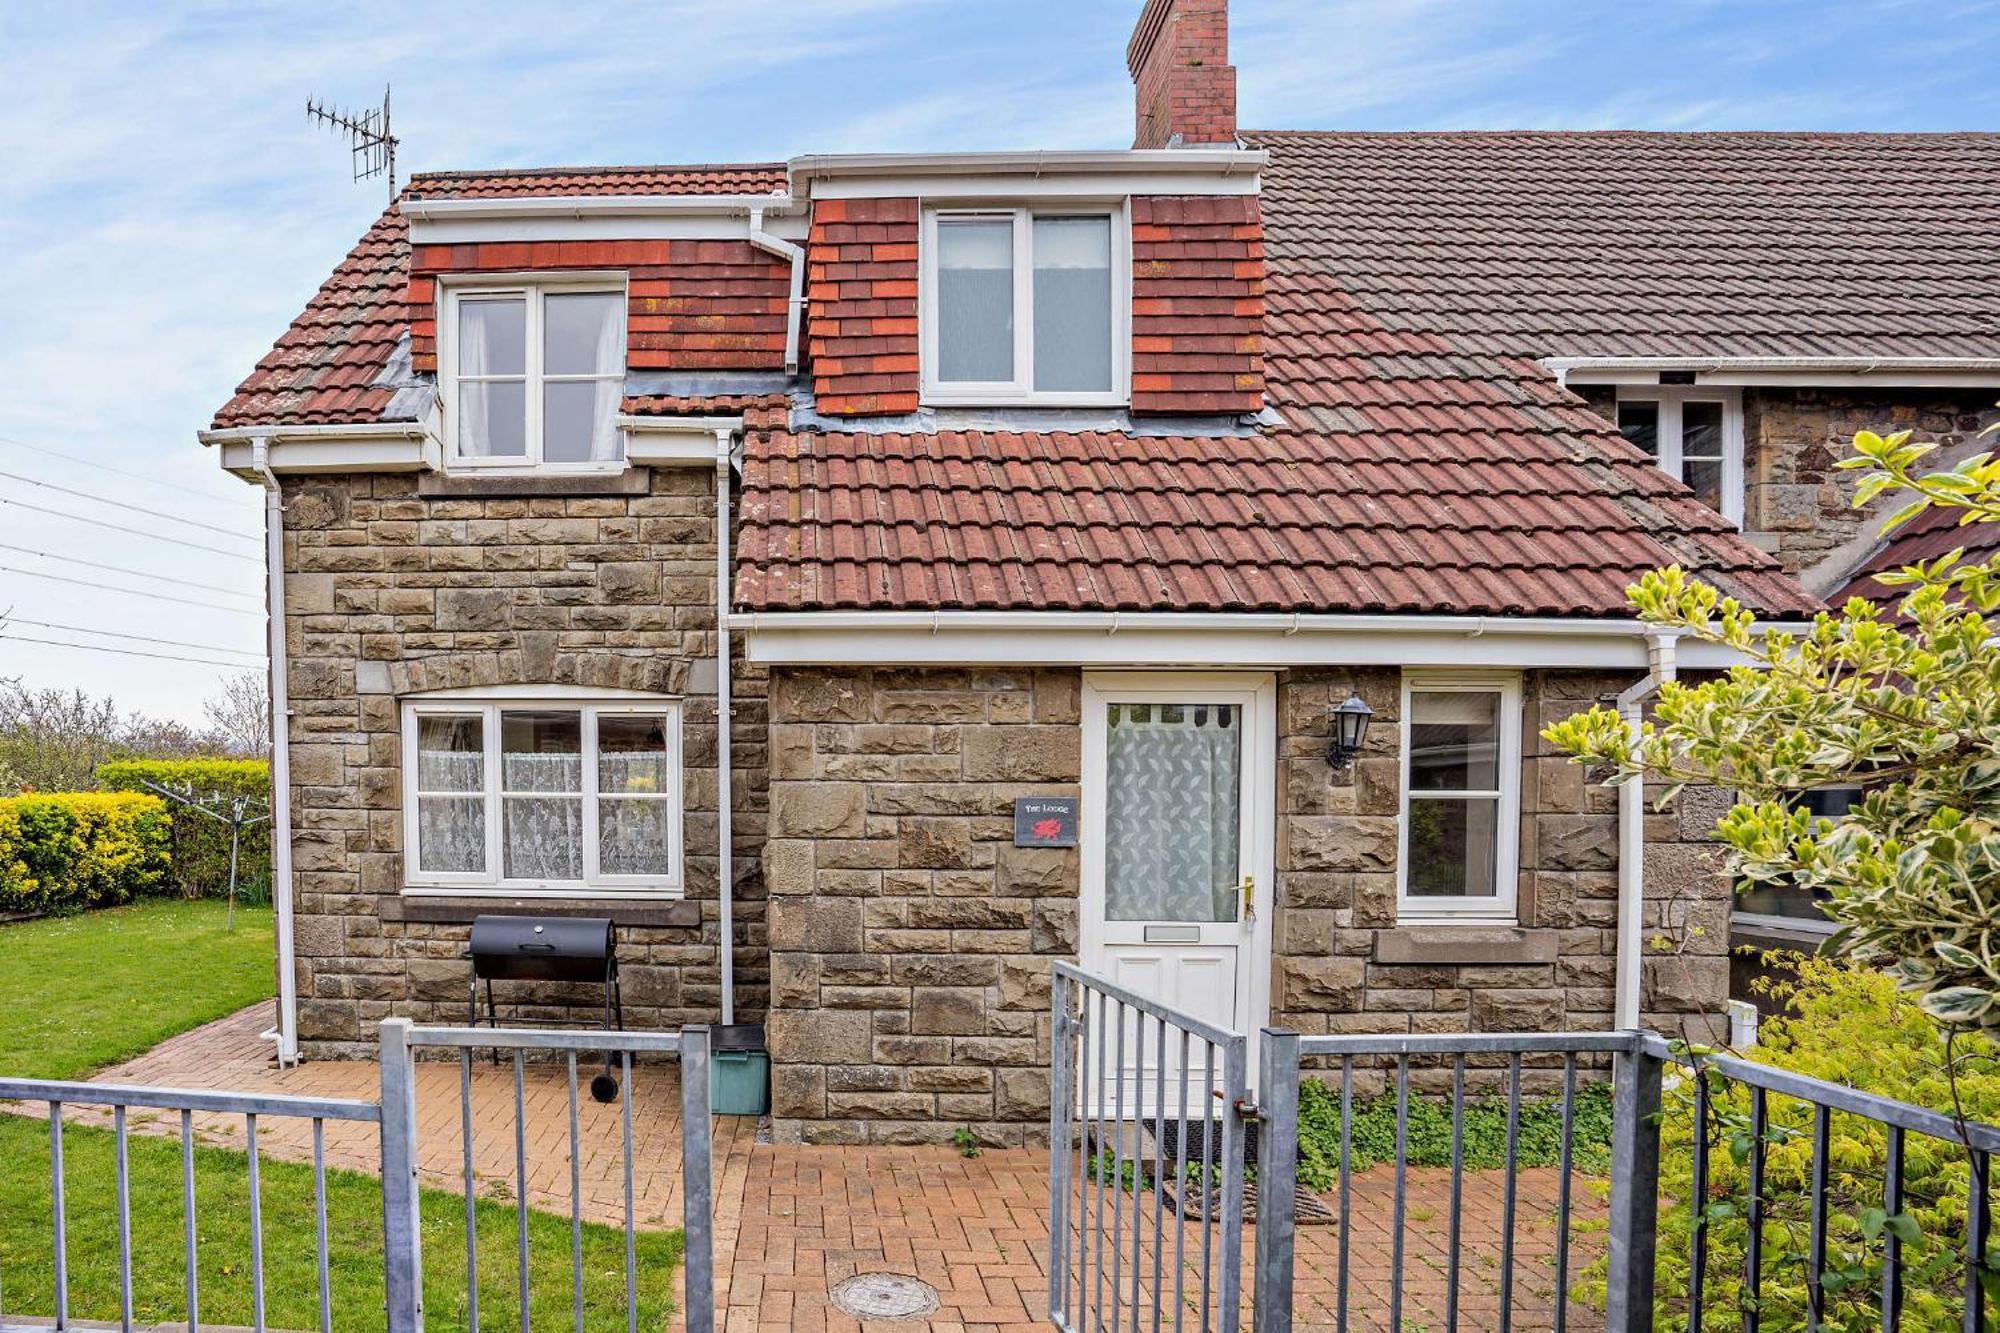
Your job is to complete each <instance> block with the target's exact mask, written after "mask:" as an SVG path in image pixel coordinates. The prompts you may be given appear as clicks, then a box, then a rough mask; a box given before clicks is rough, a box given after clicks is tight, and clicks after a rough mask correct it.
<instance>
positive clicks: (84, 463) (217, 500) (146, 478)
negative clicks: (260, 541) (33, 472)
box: [0, 435, 230, 506]
mask: <svg viewBox="0 0 2000 1333" xmlns="http://www.w3.org/2000/svg"><path fill="white" fill-rule="evenodd" d="M0 444H11V445H13V446H14V447H15V448H16V449H26V450H27V451H28V452H29V453H31V454H43V455H46V456H47V457H49V458H54V459H59V460H61V461H62V462H65V463H75V464H76V465H77V466H79V467H94V468H96V469H97V470H98V471H99V472H110V473H113V474H114V475H117V476H120V477H130V478H131V479H132V480H134V481H143V482H145V483H146V484H147V485H148V486H164V487H166V488H167V489H168V490H170V491H179V492H180V493H181V494H183V495H192V496H194V497H195V498H196V499H197V500H206V501H207V502H208V503H210V504H212V505H217V506H225V505H229V504H230V502H229V501H228V500H225V499H223V498H222V497H221V496H219V495H212V494H210V493H209V492H207V491H202V490H196V489H195V488H194V487H192V486H183V485H181V484H180V483H178V482H172V481H167V480H165V479H164V478H161V477H155V476H153V475H151V474H150V473H145V472H134V471H133V470H132V469H130V468H123V467H113V466H112V465H111V464H109V463H100V462H98V461H97V460H96V459H93V458H79V457H78V456H77V455H75V454H66V453H64V452H63V451H62V450H60V449H50V448H47V447H46V446H44V445H39V444H29V443H28V442H27V441H26V440H17V439H15V438H14V437H13V436H11V435H0Z"/></svg>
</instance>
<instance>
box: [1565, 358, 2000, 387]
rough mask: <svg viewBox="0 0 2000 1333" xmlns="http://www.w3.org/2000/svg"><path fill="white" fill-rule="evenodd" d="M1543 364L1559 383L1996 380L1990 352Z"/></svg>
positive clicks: (1939, 383)
mask: <svg viewBox="0 0 2000 1333" xmlns="http://www.w3.org/2000/svg"><path fill="white" fill-rule="evenodd" d="M1542 364H1543V365H1544V366H1546V367H1547V368H1548V369H1549V370H1550V371H1551V372H1552V373H1553V374H1554V375H1555V377H1556V378H1557V379H1558V380H1559V381H1561V382H1562V383H1564V384H1572V385H1574V384H1657V383H1659V376H1660V372H1661V371H1663V370H1668V371H1690V372H1692V373H1693V374H1694V376H1695V383H1696V384H1697V385H1717V386H1728V385H1753V386H1754V385H1766V386H1771V387H1782V386H1785V385H1799V386H1815V387H1816V386H1827V387H1840V386H1851V385H1869V384H1872V385H1878V386H1881V387H1883V388H1984V387H1991V386H1995V385H2000V359H1996V358H1992V357H1910V356H1883V357H1853V356H1808V357H1783V356H1721V357H1718V356H1632V357H1626V356H1614V357H1600V356H1551V357H1544V358H1543V359H1542Z"/></svg>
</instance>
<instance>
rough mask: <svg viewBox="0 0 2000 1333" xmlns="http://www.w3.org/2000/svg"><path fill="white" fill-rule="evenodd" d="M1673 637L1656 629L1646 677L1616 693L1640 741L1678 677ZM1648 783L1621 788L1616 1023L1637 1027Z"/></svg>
mask: <svg viewBox="0 0 2000 1333" xmlns="http://www.w3.org/2000/svg"><path fill="white" fill-rule="evenodd" d="M1675 642H1676V640H1675V636H1674V635H1672V634H1655V635H1652V636H1651V637H1650V639H1649V640H1648V643H1647V651H1646V660H1647V669H1646V675H1645V676H1644V678H1643V679H1641V680H1639V681H1637V682H1636V683H1634V684H1633V685H1631V686H1629V687H1627V688H1626V689H1624V690H1623V691H1621V692H1620V693H1619V695H1618V701H1617V703H1618V716H1619V717H1620V718H1622V719H1623V720H1624V722H1625V731H1626V735H1627V737H1628V738H1629V739H1630V741H1631V743H1632V744H1633V745H1637V744H1638V743H1639V735H1640V722H1641V719H1642V718H1643V716H1644V714H1645V708H1646V701H1647V700H1648V699H1650V698H1652V697H1653V696H1654V695H1655V694H1657V693H1659V691H1660V686H1662V685H1664V684H1665V683H1666V682H1668V681H1670V680H1672V679H1674V677H1675V675H1676V672H1677V669H1678V668H1677V664H1676V661H1675V652H1674V645H1675ZM1645 862H1646V782H1645V779H1644V778H1635V779H1633V780H1632V781H1631V782H1628V783H1626V784H1625V785H1624V786H1622V787H1620V788H1619V789H1618V953H1617V962H1616V970H1615V982H1614V985H1615V989H1614V991H1613V997H1614V1018H1613V1025H1614V1026H1616V1027H1617V1028H1619V1029H1621V1030H1626V1031H1630V1030H1636V1029H1637V1028H1638V1027H1639V995H1640V978H1641V973H1642V971H1643V967H1644V961H1645V943H1646V865H1645Z"/></svg>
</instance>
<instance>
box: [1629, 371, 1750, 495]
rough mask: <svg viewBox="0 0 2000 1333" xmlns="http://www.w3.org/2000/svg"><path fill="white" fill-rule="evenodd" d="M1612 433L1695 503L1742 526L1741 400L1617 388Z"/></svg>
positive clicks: (1733, 394) (1700, 392) (1698, 390)
mask: <svg viewBox="0 0 2000 1333" xmlns="http://www.w3.org/2000/svg"><path fill="white" fill-rule="evenodd" d="M1618 433H1619V434H1621V435H1623V436H1624V437H1625V438H1626V439H1627V440H1629V441H1631V442H1632V443H1633V444H1634V445H1637V446H1638V447H1639V448H1640V449H1642V450H1644V451H1645V452H1646V453H1648V454H1651V455H1652V456H1653V458H1654V460H1655V461H1657V462H1658V463H1659V465H1660V467H1661V469H1662V470H1664V471H1665V472H1666V473H1667V474H1668V475H1670V476H1674V477H1678V478H1679V479H1680V480H1681V481H1683V482H1685V483H1687V487H1688V489H1689V490H1691V491H1693V492H1694V493H1695V496H1696V497H1697V498H1698V499H1700V500H1701V502H1702V503H1703V504H1705V505H1707V506H1709V507H1710V508H1711V509H1714V510H1715V511H1716V512H1717V513H1719V514H1721V515H1722V516H1723V517H1724V518H1726V519H1728V520H1729V521H1730V522H1731V523H1734V524H1736V525H1737V526H1738V527H1741V526H1742V525H1743V397H1742V395H1741V394H1740V393H1739V392H1737V391H1736V390H1734V389H1711V388H1702V387H1700V386H1695V387H1691V388H1681V387H1678V386H1667V387H1658V388H1656V387H1654V386H1652V385H1647V386H1646V387H1644V388H1630V387H1624V388H1620V389H1619V390H1618Z"/></svg>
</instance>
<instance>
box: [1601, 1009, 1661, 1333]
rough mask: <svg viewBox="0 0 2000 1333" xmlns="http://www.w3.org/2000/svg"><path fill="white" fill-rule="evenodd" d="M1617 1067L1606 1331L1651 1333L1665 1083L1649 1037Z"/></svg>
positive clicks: (1636, 1038) (1635, 1037)
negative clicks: (1662, 1084) (1648, 1044)
mask: <svg viewBox="0 0 2000 1333" xmlns="http://www.w3.org/2000/svg"><path fill="white" fill-rule="evenodd" d="M1630 1036H1631V1039H1632V1044H1631V1046H1630V1047H1628V1048H1627V1049H1626V1050H1623V1051H1620V1052H1619V1053H1618V1054H1617V1055H1616V1056H1614V1057H1613V1061H1612V1103H1611V1108H1612V1109H1611V1117H1612V1121H1611V1233H1610V1237H1609V1240H1608V1242H1607V1245H1606V1249H1607V1251H1608V1258H1609V1261H1610V1269H1609V1272H1608V1274H1607V1276H1606V1280H1605V1292H1604V1298H1605V1305H1604V1326H1605V1327H1606V1328H1607V1329H1613V1328H1615V1329H1620V1330H1624V1331H1625V1333H1651V1330H1652V1327H1653V1261H1654V1259H1655V1257H1656V1255H1657V1252H1658V1247H1659V1233H1658V1230H1657V1227H1658V1222H1659V1209H1660V1076H1661V1073H1662V1071H1663V1069H1664V1064H1663V1062H1662V1061H1661V1060H1660V1058H1659V1057H1658V1056H1655V1055H1653V1054H1651V1053H1650V1052H1648V1051H1647V1050H1646V1046H1645V1040H1646V1039H1645V1034H1643V1033H1638V1032H1634V1033H1631V1034H1630Z"/></svg>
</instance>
